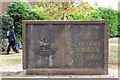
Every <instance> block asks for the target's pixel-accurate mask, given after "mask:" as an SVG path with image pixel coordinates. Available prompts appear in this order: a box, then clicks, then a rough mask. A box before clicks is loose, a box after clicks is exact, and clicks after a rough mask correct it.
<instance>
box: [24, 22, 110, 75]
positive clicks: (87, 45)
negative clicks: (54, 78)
mask: <svg viewBox="0 0 120 80" xmlns="http://www.w3.org/2000/svg"><path fill="white" fill-rule="evenodd" d="M107 32H108V27H107V21H104V20H102V21H36V20H35V21H34V20H23V68H24V69H26V72H27V73H29V74H32V73H34V74H107V73H108V34H107Z"/></svg>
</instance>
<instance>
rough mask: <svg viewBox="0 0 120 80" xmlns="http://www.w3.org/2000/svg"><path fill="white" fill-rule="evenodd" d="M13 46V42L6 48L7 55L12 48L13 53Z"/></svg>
mask: <svg viewBox="0 0 120 80" xmlns="http://www.w3.org/2000/svg"><path fill="white" fill-rule="evenodd" d="M14 45H15V42H9V45H8V48H7V54H9V52H10V48H11V47H12V49H13V51H15V50H14V48H13V46H14Z"/></svg>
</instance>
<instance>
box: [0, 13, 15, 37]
mask: <svg viewBox="0 0 120 80" xmlns="http://www.w3.org/2000/svg"><path fill="white" fill-rule="evenodd" d="M0 18H1V21H0V25H1V32H2V34H1V36H2V37H1V38H2V39H5V38H6V35H7V31H8V29H9V26H10V25H12V24H13V19H12V18H11V17H10V16H9V15H6V14H3V15H1V16H0Z"/></svg>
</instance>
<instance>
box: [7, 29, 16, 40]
mask: <svg viewBox="0 0 120 80" xmlns="http://www.w3.org/2000/svg"><path fill="white" fill-rule="evenodd" d="M7 38H8V41H9V42H15V41H16V36H15V31H14V29H13V28H10V29H9V34H8V36H7Z"/></svg>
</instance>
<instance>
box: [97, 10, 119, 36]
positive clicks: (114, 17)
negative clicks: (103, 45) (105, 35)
mask: <svg viewBox="0 0 120 80" xmlns="http://www.w3.org/2000/svg"><path fill="white" fill-rule="evenodd" d="M99 13H100V17H101V18H102V19H105V20H108V21H109V37H115V36H119V34H118V27H119V26H118V11H116V10H113V9H111V8H99Z"/></svg>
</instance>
